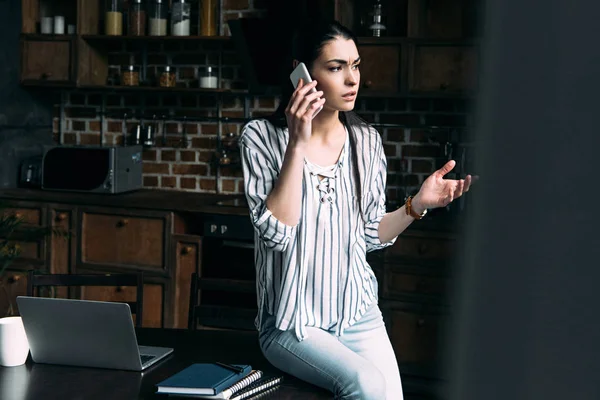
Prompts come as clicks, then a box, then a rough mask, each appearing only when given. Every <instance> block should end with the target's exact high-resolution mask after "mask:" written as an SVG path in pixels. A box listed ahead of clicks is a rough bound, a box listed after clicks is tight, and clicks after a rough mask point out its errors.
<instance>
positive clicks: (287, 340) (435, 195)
mask: <svg viewBox="0 0 600 400" xmlns="http://www.w3.org/2000/svg"><path fill="white" fill-rule="evenodd" d="M293 58H294V61H293V65H290V67H291V68H292V67H295V66H296V65H297V64H298V63H299V62H304V63H305V64H306V66H307V68H308V69H309V71H310V74H311V76H312V78H313V82H311V83H308V84H305V83H304V82H302V81H301V80H300V82H299V84H298V86H297V88H296V90H295V91H293V93H291V96H285V95H284V96H282V103H281V105H280V107H279V109H278V110H277V111H276V112H275V115H274V116H273V118H270V119H257V120H253V121H251V122H249V123H248V124H247V125H246V126H245V127H244V128H243V130H242V135H241V138H240V147H241V156H242V160H243V169H244V179H245V191H246V197H247V199H248V203H249V206H250V214H251V219H252V222H253V224H254V227H255V232H256V234H255V244H256V250H255V261H256V278H257V290H258V306H259V313H258V316H257V319H256V326H257V329H258V330H259V332H260V335H259V337H260V346H261V349H262V351H263V353H264V355H265V357H266V358H267V359H268V360H269V362H271V363H272V364H273V365H274V366H276V367H277V368H279V369H281V370H283V371H285V372H287V373H289V374H291V375H294V376H296V377H298V378H300V379H303V380H305V381H308V382H311V383H313V384H315V385H317V386H320V387H323V388H326V389H328V390H330V391H331V392H333V393H334V395H335V397H336V398H340V399H363V400H365V399H377V400H381V399H388V400H390V399H402V398H403V396H402V386H401V382H400V374H399V372H398V365H397V361H396V359H395V356H394V351H393V349H392V346H391V344H390V341H389V338H388V336H387V333H386V329H385V326H384V323H383V319H382V316H381V311H380V309H379V307H378V305H377V282H376V279H375V275H374V274H373V271H372V270H371V267H370V266H369V265H368V263H367V261H366V253H367V252H369V251H373V250H378V249H382V248H384V247H386V246H389V245H391V244H393V243H394V241H395V240H396V237H397V236H398V235H399V234H400V233H401V232H402V231H404V229H406V227H407V226H408V225H409V224H411V223H412V222H413V221H414V220H415V219H419V218H420V217H421V216H422V215H423V214H424V212H425V211H426V209H430V208H435V207H443V206H446V205H447V204H449V203H450V202H451V201H452V200H454V199H456V198H458V197H460V196H461V195H462V194H463V193H464V192H466V191H468V189H469V186H470V184H471V177H470V176H467V177H466V179H464V180H444V179H443V177H444V175H445V174H447V173H448V172H449V171H450V170H451V169H452V168H453V167H454V164H455V163H454V161H450V162H448V163H447V164H446V165H445V166H444V167H443V168H441V169H440V170H438V171H436V172H435V173H434V174H432V175H431V176H430V177H428V178H427V179H426V180H425V181H424V183H423V185H422V187H421V189H420V190H419V192H418V193H417V194H416V195H415V196H414V197H413V198H410V199H409V200H408V201H407V204H406V205H404V206H403V207H401V208H399V209H398V210H396V211H394V212H390V213H386V209H385V184H386V158H385V155H384V152H383V146H382V143H381V137H380V135H379V133H378V132H377V131H376V130H375V129H374V128H373V127H371V126H369V125H368V124H367V123H365V122H364V121H362V120H361V119H360V118H358V117H357V116H356V115H355V114H354V113H353V112H352V109H353V108H354V103H355V100H356V95H357V92H358V88H359V83H360V69H359V65H360V55H359V54H358V49H357V44H356V38H355V37H354V36H353V34H352V33H351V32H350V31H349V30H348V29H347V28H345V27H343V26H342V25H340V24H339V23H337V22H331V23H325V24H313V25H311V26H310V28H308V29H306V30H303V31H302V33H301V34H300V35H297V36H296V37H295V44H294V46H293ZM290 72H291V69H290ZM289 86H291V84H290V85H289ZM313 88H316V89H317V91H316V92H314V93H311V89H313ZM321 107H323V109H322V110H321V111H320V112H319V113H318V114H317V115H316V116H315V112H316V111H317V110H318V109H319V108H321ZM313 117H314V119H313Z"/></svg>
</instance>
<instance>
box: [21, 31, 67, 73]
mask: <svg viewBox="0 0 600 400" xmlns="http://www.w3.org/2000/svg"><path fill="white" fill-rule="evenodd" d="M72 48H73V46H72V41H71V40H70V39H65V40H52V41H50V40H23V41H22V61H21V62H22V69H21V80H22V81H41V82H44V81H46V82H70V81H72V80H73V73H72V62H71V58H72Z"/></svg>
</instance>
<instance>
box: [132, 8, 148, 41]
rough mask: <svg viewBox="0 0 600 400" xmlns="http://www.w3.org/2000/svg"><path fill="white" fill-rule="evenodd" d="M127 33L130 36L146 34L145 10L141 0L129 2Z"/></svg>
mask: <svg viewBox="0 0 600 400" xmlns="http://www.w3.org/2000/svg"><path fill="white" fill-rule="evenodd" d="M130 1H131V3H130V6H129V24H128V33H129V35H132V36H144V35H145V34H146V9H145V7H144V3H142V0H130Z"/></svg>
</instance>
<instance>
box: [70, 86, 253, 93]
mask: <svg viewBox="0 0 600 400" xmlns="http://www.w3.org/2000/svg"><path fill="white" fill-rule="evenodd" d="M75 89H81V90H90V91H92V90H94V91H109V92H161V93H178V92H185V93H224V94H228V93H231V94H246V93H248V90H245V89H206V88H185V87H173V88H170V87H160V86H118V85H114V86H103V85H80V86H77V87H75Z"/></svg>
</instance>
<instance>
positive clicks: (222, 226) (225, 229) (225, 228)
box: [221, 225, 227, 235]
mask: <svg viewBox="0 0 600 400" xmlns="http://www.w3.org/2000/svg"><path fill="white" fill-rule="evenodd" d="M226 232H227V225H221V235H224V234H225V233H226Z"/></svg>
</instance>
